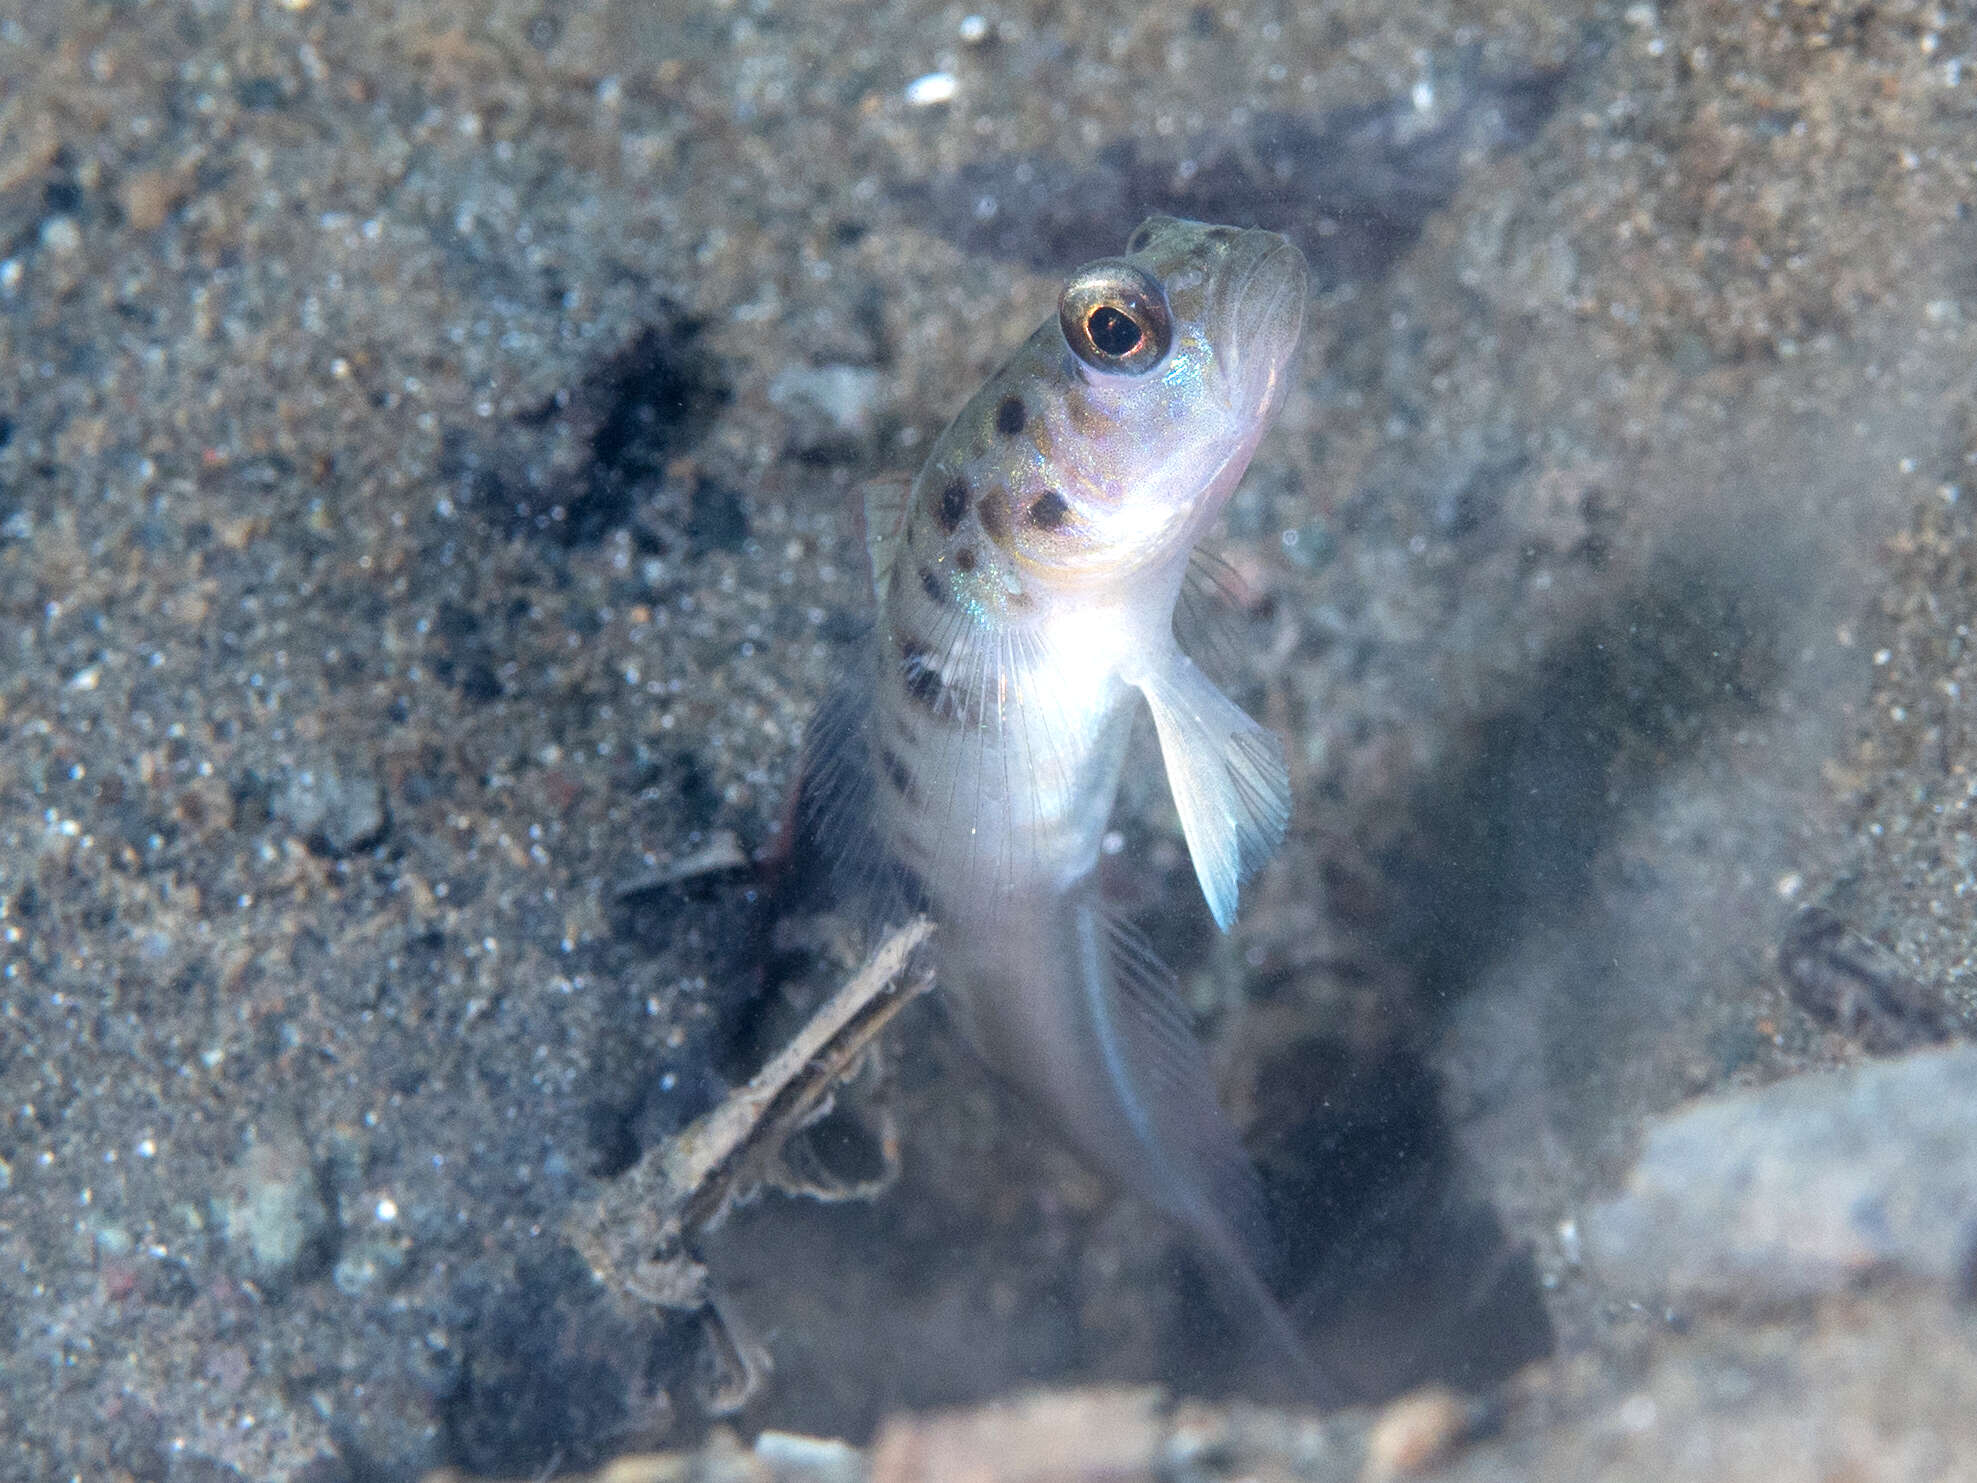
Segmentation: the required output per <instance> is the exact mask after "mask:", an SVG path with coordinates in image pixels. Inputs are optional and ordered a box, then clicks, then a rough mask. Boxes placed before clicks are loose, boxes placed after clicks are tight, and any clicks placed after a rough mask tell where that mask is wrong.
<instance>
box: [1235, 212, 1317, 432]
mask: <svg viewBox="0 0 1977 1483" xmlns="http://www.w3.org/2000/svg"><path fill="white" fill-rule="evenodd" d="M1222 282H1223V285H1224V288H1223V291H1222V298H1223V302H1224V304H1225V305H1226V306H1227V307H1226V311H1225V313H1224V314H1223V315H1222V316H1221V318H1222V323H1223V329H1222V332H1221V334H1220V335H1218V336H1217V337H1216V338H1217V340H1218V342H1219V343H1218V344H1217V346H1216V359H1217V361H1218V362H1219V363H1220V364H1221V366H1222V367H1223V395H1224V397H1225V398H1226V400H1227V402H1228V406H1229V411H1230V412H1231V413H1232V414H1234V415H1235V416H1237V417H1251V416H1266V417H1267V416H1268V415H1269V414H1271V413H1273V412H1274V411H1275V410H1276V407H1277V403H1278V402H1280V401H1281V400H1282V399H1283V395H1284V386H1285V382H1286V379H1287V378H1286V374H1285V373H1286V371H1287V369H1288V367H1289V365H1290V360H1291V355H1292V353H1293V352H1294V351H1295V350H1296V349H1297V341H1298V335H1299V334H1300V332H1301V331H1302V330H1303V328H1304V304H1305V299H1306V298H1307V297H1308V295H1309V283H1310V275H1309V272H1308V270H1307V269H1306V267H1305V264H1304V254H1303V253H1301V252H1299V251H1298V250H1297V248H1296V247H1295V246H1293V245H1292V244H1291V243H1290V241H1289V240H1288V239H1286V238H1284V237H1280V236H1278V235H1277V234H1276V233H1275V232H1266V231H1261V230H1258V229H1255V228H1252V229H1250V230H1248V231H1245V232H1244V233H1243V234H1242V236H1241V237H1240V238H1238V239H1237V241H1236V242H1235V243H1233V244H1232V245H1231V247H1230V250H1229V256H1228V257H1227V259H1225V261H1224V264H1223V273H1222Z"/></svg>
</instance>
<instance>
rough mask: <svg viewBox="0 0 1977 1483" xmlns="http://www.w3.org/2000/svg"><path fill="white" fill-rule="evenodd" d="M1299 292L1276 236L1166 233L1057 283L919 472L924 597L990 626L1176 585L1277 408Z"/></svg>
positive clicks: (1137, 235)
mask: <svg viewBox="0 0 1977 1483" xmlns="http://www.w3.org/2000/svg"><path fill="white" fill-rule="evenodd" d="M1306 292H1307V288H1306V270H1305V264H1304V257H1303V255H1302V254H1301V253H1300V252H1299V251H1298V250H1297V248H1296V247H1294V246H1292V245H1291V243H1290V242H1289V241H1287V240H1286V239H1285V238H1283V237H1281V236H1279V235H1277V234H1276V233H1275V232H1266V231H1259V230H1253V229H1243V228H1239V227H1227V226H1211V225H1208V224H1205V223H1202V222H1192V221H1181V220H1179V219H1177V218H1174V217H1169V216H1156V217H1153V218H1151V219H1150V220H1148V221H1147V222H1145V223H1143V224H1142V225H1141V226H1140V228H1139V229H1138V230H1137V231H1135V232H1134V233H1133V235H1132V237H1131V239H1130V240H1129V241H1128V243H1127V246H1126V251H1125V252H1124V253H1122V254H1121V255H1119V256H1117V257H1109V258H1101V259H1099V260H1098V261H1096V262H1092V263H1087V264H1085V265H1084V266H1083V267H1082V268H1079V269H1078V270H1077V271H1076V272H1074V273H1072V274H1071V275H1070V277H1069V278H1068V279H1067V280H1066V282H1065V284H1064V287H1063V291H1062V293H1061V294H1060V295H1059V296H1058V304H1057V313H1056V315H1055V316H1054V317H1053V318H1051V319H1050V320H1048V321H1046V322H1045V323H1044V324H1043V325H1042V326H1041V327H1040V328H1039V329H1038V330H1037V331H1036V333H1035V334H1033V335H1032V336H1031V337H1030V339H1029V340H1028V341H1027V342H1026V343H1025V344H1024V346H1023V347H1022V348H1021V349H1020V350H1019V351H1018V352H1017V353H1016V355H1015V356H1014V357H1013V358H1012V359H1011V360H1010V361H1009V363H1008V364H1006V365H1005V366H1003V367H1002V369H1001V370H1000V371H998V372H997V373H996V374H995V375H994V376H993V377H991V378H990V379H989V381H988V383H987V384H986V385H985V386H983V388H982V389H981V390H980V391H979V392H978V393H977V394H976V396H975V397H974V399H973V400H971V401H970V402H969V404H968V405H967V406H966V407H965V408H963V409H962V411H961V413H960V415H959V416H957V417H956V418H955V420H954V422H953V424H951V425H950V426H949V428H948V429H947V431H946V432H945V433H944V434H943V435H942V436H941V438H940V439H939V441H938V442H937V443H936V445H935V447H934V449H933V451H932V453H931V456H930V457H929V459H928V461H927V465H926V467H925V468H924V469H923V470H922V472H921V475H920V478H919V480H918V481H917V483H916V492H915V497H914V507H915V508H916V509H919V510H921V511H924V518H923V519H922V520H921V522H920V523H919V525H918V526H914V525H911V524H910V523H909V525H908V526H907V529H908V530H909V531H911V530H914V529H918V530H921V531H925V532H927V533H928V534H929V537H930V538H931V539H932V540H933V541H935V542H937V543H938V545H939V548H940V549H939V552H938V554H937V555H936V556H935V558H934V560H933V562H932V563H931V565H930V566H929V567H928V568H927V570H928V571H929V572H930V575H929V576H928V577H926V578H924V579H923V580H924V581H927V582H931V583H934V584H936V586H938V588H939V590H941V591H942V592H943V593H944V594H949V595H951V596H952V597H953V598H955V599H958V600H959V601H961V602H962V603H963V604H965V605H968V606H970V607H972V608H975V609H976V610H978V611H979V610H983V609H991V610H995V611H999V612H1003V613H1010V612H1013V611H1015V610H1016V609H1017V608H1019V607H1022V606H1034V604H1035V602H1036V599H1037V598H1038V597H1040V596H1043V595H1045V594H1049V593H1052V592H1057V593H1063V594H1065V595H1067V596H1073V597H1082V596H1089V595H1090V594H1092V593H1094V592H1095V591H1097V590H1099V589H1104V588H1111V589H1113V590H1114V591H1115V592H1117V593H1120V594H1127V595H1132V594H1137V593H1139V592H1142V591H1147V592H1151V591H1152V589H1153V588H1156V587H1164V586H1165V585H1166V584H1165V583H1149V582H1136V581H1135V580H1134V579H1135V578H1136V577H1137V576H1138V575H1139V574H1142V573H1144V572H1146V571H1147V570H1148V569H1149V568H1153V567H1159V568H1161V569H1162V570H1163V571H1165V572H1167V573H1170V574H1171V575H1172V576H1173V581H1174V583H1175V584H1178V582H1179V572H1180V570H1181V568H1182V567H1183V566H1184V565H1185V561H1186V557H1187V553H1188V552H1189V551H1190V550H1191V549H1192V548H1193V547H1194V545H1195V543H1196V542H1197V541H1198V540H1199V539H1200V537H1201V535H1202V533H1203V531H1204V530H1205V529H1206V527H1207V526H1208V524H1209V523H1210V522H1211V521H1213V520H1214V519H1215V517H1216V516H1217V515H1218V514H1219V513H1220V511H1221V508H1222V506H1223V504H1224V503H1226V502H1227V500H1228V497H1229V495H1230V493H1231V492H1232V491H1233V490H1234V488H1235V486H1236V482H1237V480H1239V479H1240V478H1241V477H1242V473H1243V470H1244V468H1245V467H1247V465H1248V463H1249V458H1250V455H1251V454H1252V453H1253V452H1254V451H1255V448H1256V445H1257V442H1258V441H1259V440H1260V439H1261V437H1262V436H1263V432H1264V430H1265V429H1266V428H1267V427H1268V426H1269V423H1270V420H1271V418H1272V417H1274V416H1275V414H1276V411H1277V407H1278V405H1279V403H1280V402H1281V401H1282V400H1283V395H1284V389H1285V386H1286V384H1287V381H1288V377H1289V367H1290V363H1291V357H1292V355H1293V353H1294V352H1295V350H1296V347H1297V341H1298V335H1299V332H1300V331H1301V329H1302V327H1303V323H1304V302H1305V298H1306ZM909 538H910V537H909ZM930 590H932V589H930ZM1168 595H1169V596H1170V597H1171V594H1168Z"/></svg>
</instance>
